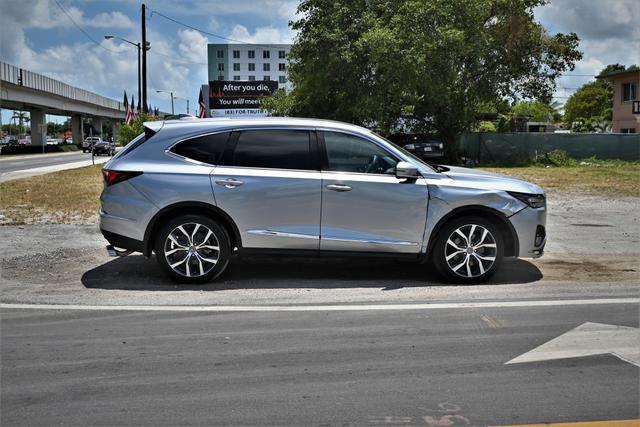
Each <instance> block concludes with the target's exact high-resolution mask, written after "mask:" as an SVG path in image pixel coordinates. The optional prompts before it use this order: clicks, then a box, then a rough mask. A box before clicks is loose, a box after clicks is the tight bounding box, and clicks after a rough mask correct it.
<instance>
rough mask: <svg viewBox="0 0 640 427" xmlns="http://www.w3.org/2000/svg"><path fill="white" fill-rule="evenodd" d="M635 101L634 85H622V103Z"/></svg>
mask: <svg viewBox="0 0 640 427" xmlns="http://www.w3.org/2000/svg"><path fill="white" fill-rule="evenodd" d="M635 99H636V84H635V83H623V84H622V101H623V102H624V101H634V100H635Z"/></svg>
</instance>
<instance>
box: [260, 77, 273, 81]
mask: <svg viewBox="0 0 640 427" xmlns="http://www.w3.org/2000/svg"><path fill="white" fill-rule="evenodd" d="M262 80H266V81H269V80H271V77H269V76H264V78H263V79H262Z"/></svg>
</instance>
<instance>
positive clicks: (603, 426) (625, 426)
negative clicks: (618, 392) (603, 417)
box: [500, 420, 640, 427]
mask: <svg viewBox="0 0 640 427" xmlns="http://www.w3.org/2000/svg"><path fill="white" fill-rule="evenodd" d="M500 427H640V420H609V421H580V422H575V423H549V424H513V425H508V426H500Z"/></svg>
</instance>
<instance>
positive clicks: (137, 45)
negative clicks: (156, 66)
mask: <svg viewBox="0 0 640 427" xmlns="http://www.w3.org/2000/svg"><path fill="white" fill-rule="evenodd" d="M104 38H105V39H106V40H110V39H118V40H122V41H123V42H125V43H129V44H130V45H132V46H135V47H137V48H138V99H139V100H141V99H142V88H141V84H140V74H141V69H140V50H141V49H142V47H141V45H140V43H134V42H132V41H131V40H127V39H124V38H122V37H118V36H111V35H108V36H104Z"/></svg>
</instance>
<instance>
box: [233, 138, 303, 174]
mask: <svg viewBox="0 0 640 427" xmlns="http://www.w3.org/2000/svg"><path fill="white" fill-rule="evenodd" d="M232 164H233V165H234V166H245V167H254V168H268V169H297V170H315V164H314V161H313V160H312V156H311V138H310V134H309V132H308V131H305V130H288V129H277V130H276V129H274V130H246V131H242V132H240V134H239V135H238V142H237V143H236V147H235V150H234V152H233V157H232Z"/></svg>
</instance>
